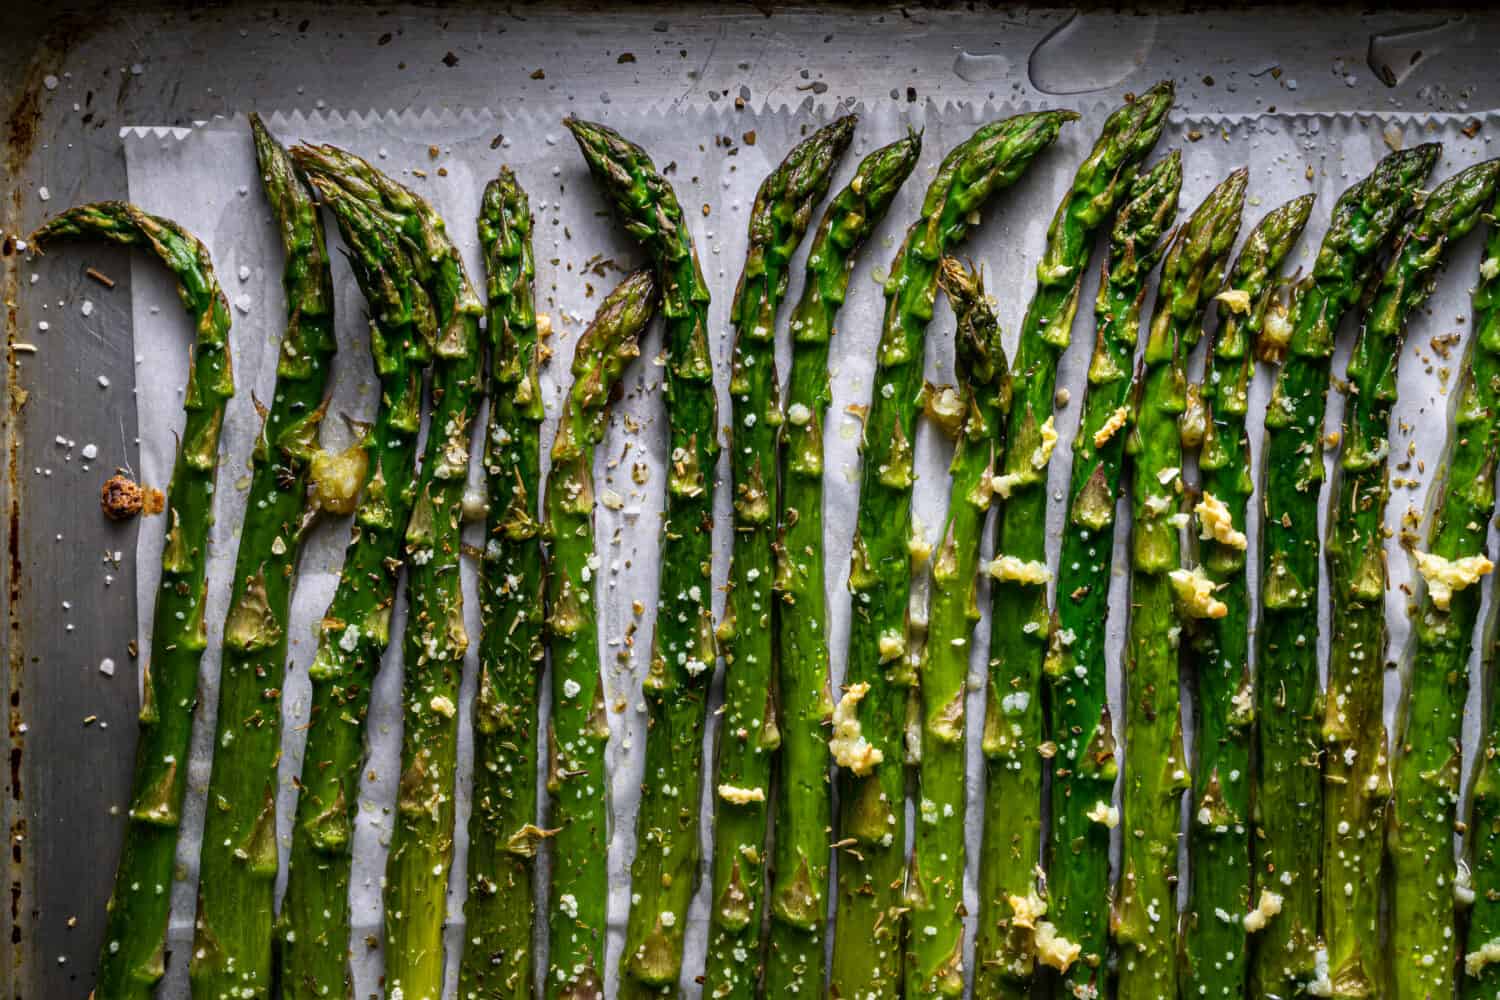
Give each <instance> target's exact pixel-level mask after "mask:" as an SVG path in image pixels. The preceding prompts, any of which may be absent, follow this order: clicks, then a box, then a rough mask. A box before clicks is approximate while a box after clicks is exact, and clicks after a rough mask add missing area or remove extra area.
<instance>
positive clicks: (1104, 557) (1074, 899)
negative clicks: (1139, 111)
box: [1043, 150, 1182, 997]
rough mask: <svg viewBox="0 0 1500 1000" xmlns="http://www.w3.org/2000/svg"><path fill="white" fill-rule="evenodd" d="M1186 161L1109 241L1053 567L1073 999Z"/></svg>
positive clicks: (1064, 905)
mask: <svg viewBox="0 0 1500 1000" xmlns="http://www.w3.org/2000/svg"><path fill="white" fill-rule="evenodd" d="M1181 190H1182V158H1181V156H1180V155H1179V154H1178V153H1177V152H1176V151H1175V150H1174V151H1173V152H1172V154H1171V155H1170V156H1168V157H1166V158H1165V159H1163V160H1162V161H1161V162H1160V163H1158V164H1157V165H1156V166H1155V167H1153V168H1152V169H1151V170H1150V171H1149V172H1147V173H1145V174H1142V175H1141V176H1139V177H1137V178H1136V180H1135V181H1134V182H1133V183H1132V185H1131V189H1130V194H1129V196H1128V200H1127V201H1126V203H1125V204H1124V205H1123V206H1121V208H1120V211H1119V214H1118V215H1117V216H1116V218H1115V222H1114V228H1113V229H1112V230H1111V231H1110V251H1109V259H1108V261H1107V262H1106V265H1105V267H1104V269H1103V277H1102V278H1101V282H1100V288H1099V295H1098V298H1097V299H1096V300H1095V303H1094V320H1095V327H1096V335H1095V341H1094V353H1093V358H1092V360H1091V362H1090V364H1089V371H1088V382H1087V384H1086V387H1085V392H1086V395H1085V397H1084V399H1083V400H1082V405H1083V418H1082V422H1081V423H1080V425H1079V431H1078V436H1077V438H1075V439H1074V442H1073V453H1072V457H1073V468H1072V474H1071V486H1070V489H1069V494H1068V495H1069V507H1068V530H1067V531H1065V532H1064V533H1063V538H1062V557H1061V559H1060V561H1059V563H1058V578H1057V593H1058V594H1059V595H1060V596H1059V598H1058V601H1057V623H1056V625H1055V629H1056V632H1057V635H1058V640H1057V642H1056V643H1055V644H1054V645H1053V646H1052V647H1051V650H1050V652H1049V654H1048V656H1047V659H1046V660H1045V661H1044V665H1043V666H1044V670H1045V672H1046V676H1047V679H1048V681H1049V684H1050V687H1049V689H1048V690H1049V693H1050V695H1051V707H1052V712H1051V717H1052V731H1053V733H1054V734H1055V736H1056V742H1057V755H1056V757H1055V758H1054V760H1056V762H1057V767H1056V770H1055V771H1054V773H1053V782H1052V817H1053V819H1052V835H1051V837H1052V839H1051V843H1050V850H1049V852H1048V854H1049V857H1048V868H1047V872H1048V881H1047V888H1048V893H1049V898H1048V901H1047V903H1048V906H1047V916H1048V918H1049V920H1050V922H1051V923H1052V925H1053V933H1054V934H1055V936H1056V937H1058V938H1060V939H1062V940H1063V941H1067V942H1070V943H1072V944H1074V945H1077V946H1078V958H1077V959H1076V960H1074V961H1072V962H1070V963H1068V967H1067V969H1065V970H1063V974H1064V976H1065V977H1066V979H1065V985H1064V989H1065V990H1066V991H1067V994H1068V995H1071V996H1082V997H1089V996H1098V995H1101V994H1102V992H1103V986H1104V973H1105V969H1104V960H1105V956H1106V954H1107V951H1108V928H1109V897H1110V886H1109V839H1110V830H1111V828H1112V826H1113V825H1114V824H1115V822H1116V818H1117V816H1118V813H1117V812H1116V810H1114V808H1113V807H1112V806H1111V801H1112V799H1113V797H1114V787H1115V778H1116V776H1117V775H1118V773H1119V764H1118V761H1117V760H1116V755H1115V741H1114V731H1113V727H1112V724H1111V721H1110V716H1109V705H1108V698H1107V694H1108V692H1107V691H1106V689H1105V672H1106V669H1107V668H1106V663H1105V655H1104V652H1105V641H1104V640H1105V631H1104V625H1103V623H1104V622H1105V620H1106V617H1107V615H1108V612H1109V581H1110V571H1111V569H1112V565H1113V556H1114V535H1115V498H1116V496H1117V495H1118V493H1119V490H1120V476H1121V470H1122V468H1123V467H1124V462H1125V440H1126V438H1127V437H1128V435H1129V430H1128V424H1129V405H1128V404H1129V403H1130V395H1131V385H1132V380H1131V376H1130V373H1131V365H1132V362H1133V360H1134V358H1135V347H1136V339H1137V336H1138V333H1139V330H1140V325H1141V324H1140V315H1141V301H1142V299H1143V298H1144V297H1145V287H1146V279H1147V277H1148V275H1149V274H1150V273H1151V269H1152V268H1153V267H1154V266H1155V264H1156V261H1157V260H1158V259H1159V257H1160V254H1161V252H1162V251H1163V250H1165V244H1164V243H1163V241H1162V239H1161V237H1162V234H1163V233H1164V232H1165V231H1166V229H1167V227H1168V226H1169V225H1170V223H1171V221H1172V217H1173V216H1174V215H1176V214H1177V197H1178V195H1179V193H1180V192H1181Z"/></svg>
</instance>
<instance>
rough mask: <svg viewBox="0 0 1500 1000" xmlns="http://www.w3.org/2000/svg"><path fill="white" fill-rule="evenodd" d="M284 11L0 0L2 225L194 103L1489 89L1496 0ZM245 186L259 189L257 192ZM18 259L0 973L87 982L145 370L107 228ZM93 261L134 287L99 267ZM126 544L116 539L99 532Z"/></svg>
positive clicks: (8, 489) (128, 596) (28, 223)
mask: <svg viewBox="0 0 1500 1000" xmlns="http://www.w3.org/2000/svg"><path fill="white" fill-rule="evenodd" d="M269 8H270V5H265V6H264V7H256V6H252V5H242V6H231V7H228V8H224V9H218V10H212V11H200V12H195V13H185V12H181V11H175V10H172V9H170V8H169V7H167V6H162V7H157V6H150V5H143V4H123V5H121V4H117V5H115V6H114V7H112V8H109V9H108V10H106V11H103V12H101V13H97V14H85V15H81V16H76V17H74V16H63V15H61V14H59V13H57V8H56V7H55V6H42V5H36V4H11V5H9V6H8V7H7V8H6V9H5V10H4V11H0V100H3V101H5V102H6V104H7V105H8V106H7V107H5V109H4V110H5V114H6V116H7V118H6V123H5V133H4V134H5V137H6V139H5V141H6V174H5V175H4V176H5V177H6V182H5V188H4V190H5V193H6V194H8V195H9V197H6V198H5V199H4V200H3V202H0V230H3V233H4V235H5V236H6V237H10V236H13V235H14V234H17V233H25V232H28V231H29V230H30V229H31V228H32V227H34V226H35V225H36V224H37V223H38V222H40V221H41V220H42V219H43V218H44V217H45V215H46V214H47V212H48V211H49V210H56V209H58V208H60V207H62V206H65V205H68V204H71V203H73V202H76V201H80V200H84V199H92V198H103V197H117V196H120V195H122V194H123V193H124V191H125V175H124V161H123V157H122V155H121V151H120V144H119V141H118V139H117V135H116V132H117V129H118V128H119V126H122V125H126V124H168V125H186V124H190V123H192V122H193V121H195V120H200V119H204V118H207V117H210V116H212V115H215V114H221V113H230V112H234V111H244V110H249V109H252V108H259V109H261V110H267V111H269V110H272V109H286V110H293V109H297V108H303V109H310V108H314V107H327V108H337V109H367V108H372V107H374V108H380V109H384V108H396V109H402V108H407V107H415V108H426V107H431V108H452V109H461V108H464V107H480V106H485V105H498V104H500V103H502V102H510V103H524V104H526V105H528V106H530V107H532V108H534V109H537V110H548V111H551V110H559V111H560V110H564V109H567V110H572V109H577V110H579V111H580V112H587V111H588V110H589V109H591V108H595V107H597V106H598V105H600V104H601V103H604V102H621V101H631V102H637V103H639V102H649V103H652V104H658V105H660V106H662V107H664V108H667V109H671V108H673V107H681V106H684V105H696V104H699V103H714V102H733V101H734V99H735V98H736V97H742V98H744V99H745V100H746V101H748V102H753V103H755V104H759V103H760V102H769V103H771V104H772V105H777V104H781V103H786V104H791V105H796V104H797V103H799V102H800V101H802V100H803V99H805V98H806V97H808V96H813V97H814V98H815V99H817V100H819V101H828V102H833V101H844V100H847V101H850V102H865V103H867V104H878V103H881V102H892V101H895V102H904V101H908V100H926V99H929V98H936V99H939V100H943V99H949V100H954V101H960V100H975V101H983V100H987V99H993V100H996V101H1005V102H1014V101H1027V100H1029V101H1049V102H1053V103H1063V102H1066V101H1067V100H1068V99H1069V96H1065V95H1064V93H1063V92H1068V93H1069V94H1072V93H1076V94H1078V95H1079V96H1078V97H1077V99H1079V100H1083V99H1086V98H1087V97H1088V96H1089V95H1090V94H1093V93H1096V92H1099V93H1107V94H1115V93H1118V92H1120V91H1124V90H1139V89H1143V88H1144V87H1145V86H1147V85H1149V83H1150V82H1152V81H1154V80H1155V79H1158V78H1160V77H1163V76H1167V77H1171V78H1173V79H1174V80H1176V81H1177V82H1178V84H1179V95H1180V104H1181V106H1182V107H1183V108H1184V109H1186V110H1187V111H1190V112H1193V111H1213V112H1228V113H1244V114H1255V113H1258V112H1263V111H1269V110H1271V109H1273V108H1275V109H1276V110H1280V111H1309V112H1313V111H1316V112H1340V111H1360V110H1364V111H1387V110H1408V111H1419V112H1420V111H1429V110H1430V111H1449V112H1453V111H1457V112H1463V111H1469V110H1474V111H1478V110H1481V109H1490V108H1495V107H1500V77H1497V76H1496V74H1495V73H1494V72H1493V69H1494V66H1493V61H1494V57H1495V48H1494V42H1493V39H1494V38H1495V37H1496V34H1495V32H1496V30H1497V28H1500V14H1473V13H1470V14H1467V15H1463V14H1455V15H1452V16H1451V17H1449V16H1445V15H1443V14H1441V13H1433V12H1430V11H1429V12H1424V13H1421V14H1360V13H1355V12H1349V13H1343V12H1340V11H1338V10H1337V9H1330V8H1328V7H1320V8H1313V9H1307V10H1296V9H1285V10H1271V9H1265V10H1258V11H1252V12H1247V13H1234V14H1230V13H1223V14H1220V13H1210V12H1204V13H1196V14H1177V15H1161V16H1158V15H1154V14H1140V15H1119V14H1105V13H1086V14H1083V15H1079V16H1078V17H1076V18H1074V16H1073V15H1072V13H1071V12H1068V11H1031V12H1025V11H1014V10H983V11H971V10H967V9H951V10H922V9H920V8H907V9H894V8H893V9H883V8H870V7H860V8H857V9H854V10H848V11H845V10H835V9H822V10H819V11H798V10H794V9H776V10H775V11H773V12H771V13H769V14H767V13H763V12H762V10H761V9H758V8H751V7H736V8H730V9H724V8H721V7H718V6H714V5H711V4H703V5H691V6H689V5H663V6H661V7H649V6H645V5H631V6H630V7H628V8H622V9H618V10H607V9H601V8H599V7H597V6H586V7H568V6H563V5H555V4H554V5H530V6H526V7H524V8H520V9H519V10H516V11H514V12H511V13H488V12H479V11H474V10H469V9H465V8H458V9H443V10H436V9H420V8H391V9H385V10H381V9H375V8H371V7H366V6H361V5H352V4H351V5H340V4H320V5H289V6H288V5H278V6H277V7H276V12H274V13H272V12H270V10H269ZM1372 52H1373V54H1374V56H1375V58H1374V60H1373V62H1374V64H1375V66H1374V67H1373V68H1372V65H1371V62H1372V60H1371V58H1370V57H1371V54H1372ZM627 53H628V54H629V55H630V56H631V57H633V59H627V58H624V57H625V55H626V54H627ZM539 71H540V72H539ZM1382 77H1385V78H1386V79H1388V80H1391V81H1395V85H1394V86H1388V85H1387V83H1386V82H1384V81H1383V80H1382ZM513 138H519V137H513ZM705 138H706V137H705ZM1205 141H1211V139H1210V140H1205ZM558 155H559V156H565V155H570V154H569V153H568V152H567V151H565V150H562V149H559V153H558ZM43 188H46V190H47V194H48V195H49V200H43V198H42V194H41V191H42V189H43ZM246 210H247V211H259V210H260V206H259V204H258V203H257V202H255V201H253V200H251V201H247V202H246ZM0 266H3V272H0V288H3V297H4V300H5V302H6V303H7V305H8V306H9V308H8V310H7V314H6V320H5V321H6V325H7V326H6V336H7V344H8V348H9V351H10V355H9V360H10V362H11V364H10V367H9V369H8V372H7V390H8V391H7V398H8V403H9V405H8V406H7V407H6V409H5V412H4V415H3V420H4V424H3V430H0V433H3V438H4V443H5V447H6V455H7V461H8V471H7V474H6V476H5V478H4V481H3V482H0V502H3V506H4V508H5V511H6V517H5V518H4V520H3V522H0V542H4V544H5V550H6V552H7V553H8V556H7V570H6V573H7V586H6V587H5V588H3V590H0V604H3V610H4V612H5V614H6V633H5V640H4V642H5V652H6V656H5V658H4V661H3V663H0V672H3V682H4V686H5V689H6V694H7V697H8V709H9V733H8V741H9V747H8V761H9V764H10V766H9V768H7V769H6V772H5V783H6V784H5V789H4V795H3V798H0V802H3V805H0V811H3V812H4V817H3V818H4V822H5V823H6V827H7V830H8V835H9V837H10V841H11V849H10V850H9V851H8V852H7V853H6V865H7V866H8V870H7V874H6V881H7V882H8V883H9V884H10V892H9V893H7V896H8V904H9V906H8V909H7V917H6V920H7V922H8V924H9V926H8V927H7V928H6V930H8V931H9V933H8V934H6V935H5V937H4V942H3V947H0V983H10V984H12V994H13V995H14V996H17V997H27V998H34V997H45V998H52V997H83V996H85V995H86V994H87V992H88V989H89V987H90V985H91V982H92V967H93V962H94V955H95V953H96V951H97V948H98V945H99V938H100V935H101V933H102V928H103V905H104V900H105V898H106V896H107V894H108V888H109V883H110V879H111V876H112V874H113V870H114V864H115V859H116V855H117V852H118V842H119V833H120V819H119V817H118V815H116V813H117V811H118V807H120V806H122V805H123V804H124V797H125V795H126V790H127V786H128V780H129V772H130V767H131V753H132V748H133V746H134V712H135V701H136V698H135V686H134V684H133V683H132V682H131V680H130V679H131V677H132V676H133V664H132V662H131V660H130V658H129V655H128V653H127V644H128V642H129V641H130V638H131V632H132V630H133V628H134V622H135V610H134V602H133V599H132V590H131V584H130V581H131V579H132V577H133V574H134V572H135V566H134V564H133V563H134V561H133V553H134V548H135V542H134V532H133V529H132V528H131V527H129V526H124V527H121V526H115V525H110V524H108V523H107V522H105V521H104V520H103V518H102V517H101V516H100V515H99V513H98V506H97V493H98V488H99V485H100V484H101V483H102V481H103V480H104V478H105V477H106V476H107V475H108V474H109V473H110V471H112V468H113V467H114V466H115V465H126V464H129V463H130V462H132V461H133V460H134V456H135V443H134V442H135V427H134V421H135V408H134V405H133V402H132V399H131V396H130V391H131V387H132V385H133V384H134V380H135V378H136V377H138V376H140V377H149V375H150V373H149V372H137V371H136V370H135V365H134V363H133V353H132V350H131V341H130V332H129V294H130V293H129V287H128V284H129V283H128V281H127V280H125V279H126V277H127V274H128V270H127V266H126V264H125V259H124V257H123V255H122V254H120V253H118V252H116V251H112V250H109V249H107V248H104V247H102V246H97V245H89V246H87V247H75V248H68V249H66V250H61V251H59V252H56V253H54V254H53V255H51V256H50V257H48V258H45V259H42V260H40V261H37V262H35V263H31V262H26V261H24V260H23V258H22V255H20V254H16V253H9V254H7V255H5V256H3V257H0ZM87 266H91V267H94V268H97V269H98V270H100V271H102V272H104V273H105V274H108V275H111V276H112V277H114V278H115V279H117V280H118V282H119V284H118V285H117V287H115V288H114V289H112V290H110V289H106V288H105V287H103V286H102V285H99V284H98V283H96V282H94V281H92V280H90V279H88V278H87V277H85V275H84V273H83V272H84V268H85V267H87ZM33 276H35V281H33ZM85 299H87V300H89V301H91V302H92V303H93V309H92V312H91V314H89V315H87V316H85V315H84V314H83V310H82V303H83V301H84V300H85ZM169 319H170V318H168V320H164V321H169ZM42 322H46V323H47V324H48V326H49V329H48V330H46V331H45V332H44V331H42V330H41V328H40V326H39V324H40V323H42ZM28 343H29V344H34V345H35V346H36V351H35V353H29V352H26V351H25V348H24V347H23V346H22V345H25V344H28ZM101 376H102V377H103V379H105V380H107V382H108V385H107V387H106V386H105V385H104V384H103V383H101ZM23 394H24V395H23ZM59 437H60V438H62V439H63V441H64V442H68V441H72V442H74V444H73V446H72V447H71V448H70V447H68V446H67V445H66V444H63V445H59V444H58V443H57V439H58V438H59ZM89 443H93V444H95V445H96V446H97V448H98V449H99V457H98V459H96V460H95V461H93V462H86V461H85V460H84V459H83V457H82V453H83V448H84V446H85V445H86V444H89ZM86 464H87V465H88V466H89V467H88V468H87V469H85V468H84V466H85V465H86ZM116 551H118V552H121V553H122V554H123V556H124V558H123V561H122V562H121V563H120V564H119V565H118V566H115V565H113V563H112V560H111V559H108V558H107V554H112V553H114V552H116ZM111 576H113V578H114V582H113V583H112V584H111V583H109V582H107V581H108V578H109V577H111ZM65 602H66V603H65ZM105 657H110V658H112V659H114V660H115V661H116V663H117V664H118V669H117V671H116V673H115V676H113V677H107V676H105V675H103V674H102V673H101V672H100V670H99V663H100V661H101V660H102V659H104V658H105ZM90 720H92V721H90Z"/></svg>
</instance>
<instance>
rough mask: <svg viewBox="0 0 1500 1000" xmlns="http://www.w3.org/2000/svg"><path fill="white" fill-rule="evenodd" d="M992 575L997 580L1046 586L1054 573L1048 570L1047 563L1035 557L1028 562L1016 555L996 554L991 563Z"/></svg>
mask: <svg viewBox="0 0 1500 1000" xmlns="http://www.w3.org/2000/svg"><path fill="white" fill-rule="evenodd" d="M990 576H992V577H994V578H995V579H996V580H1005V581H1008V582H1010V583H1023V584H1027V585H1029V586H1035V587H1044V586H1046V585H1047V584H1048V583H1050V582H1051V581H1052V574H1051V573H1050V572H1048V570H1047V564H1046V563H1043V562H1038V561H1036V560H1034V559H1033V560H1031V561H1029V562H1028V561H1027V560H1025V559H1017V558H1016V557H1015V556H996V557H995V561H994V562H992V563H990Z"/></svg>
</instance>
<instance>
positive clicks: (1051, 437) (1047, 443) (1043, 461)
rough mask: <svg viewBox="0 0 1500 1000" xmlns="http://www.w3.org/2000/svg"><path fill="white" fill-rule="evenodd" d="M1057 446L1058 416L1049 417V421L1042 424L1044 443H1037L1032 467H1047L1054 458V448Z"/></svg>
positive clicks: (1032, 456) (1032, 458)
mask: <svg viewBox="0 0 1500 1000" xmlns="http://www.w3.org/2000/svg"><path fill="white" fill-rule="evenodd" d="M1056 447H1057V418H1056V417H1048V418H1047V422H1046V423H1045V424H1043V425H1042V443H1041V444H1039V445H1037V448H1036V451H1034V452H1033V453H1032V455H1031V467H1032V468H1033V469H1045V468H1046V467H1047V462H1048V461H1050V460H1051V458H1052V449H1053V448H1056Z"/></svg>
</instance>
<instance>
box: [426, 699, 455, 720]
mask: <svg viewBox="0 0 1500 1000" xmlns="http://www.w3.org/2000/svg"><path fill="white" fill-rule="evenodd" d="M427 707H428V708H430V709H432V710H433V711H434V712H436V713H437V714H438V715H441V716H442V717H443V718H445V719H451V718H453V716H454V715H455V714H456V712H457V711H458V710H457V709H456V708H454V706H453V699H452V698H449V697H448V696H447V695H441V694H439V695H434V696H433V698H432V700H431V701H429V702H428V703H427Z"/></svg>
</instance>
